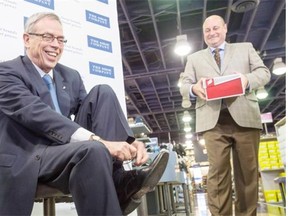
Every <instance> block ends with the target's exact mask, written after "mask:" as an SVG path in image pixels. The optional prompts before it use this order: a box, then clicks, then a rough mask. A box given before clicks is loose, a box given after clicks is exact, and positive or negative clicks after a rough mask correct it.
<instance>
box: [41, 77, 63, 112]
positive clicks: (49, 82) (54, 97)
mask: <svg viewBox="0 0 288 216" xmlns="http://www.w3.org/2000/svg"><path fill="white" fill-rule="evenodd" d="M42 79H43V80H44V82H45V83H46V85H47V87H48V89H49V92H50V95H51V98H52V101H53V104H54V107H55V110H56V112H58V113H61V110H60V108H59V104H58V100H57V95H56V89H55V86H54V84H53V80H52V78H51V76H50V75H48V74H45V75H44V76H43V77H42Z"/></svg>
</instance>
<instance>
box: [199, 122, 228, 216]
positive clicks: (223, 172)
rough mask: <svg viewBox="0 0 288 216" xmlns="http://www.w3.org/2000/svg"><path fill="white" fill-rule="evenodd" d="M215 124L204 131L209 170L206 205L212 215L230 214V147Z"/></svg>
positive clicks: (226, 215)
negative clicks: (211, 128)
mask: <svg viewBox="0 0 288 216" xmlns="http://www.w3.org/2000/svg"><path fill="white" fill-rule="evenodd" d="M218 130H219V128H218V127H217V126H216V127H215V128H214V129H213V130H211V131H208V132H206V133H204V139H205V143H206V148H207V154H208V161H209V171H208V176H207V196H208V206H209V210H210V212H211V214H212V215H213V216H219V215H225V216H231V215H232V182H231V178H232V177H231V164H230V148H231V143H230V142H229V140H228V139H227V137H226V136H225V135H223V134H221V133H219V131H218Z"/></svg>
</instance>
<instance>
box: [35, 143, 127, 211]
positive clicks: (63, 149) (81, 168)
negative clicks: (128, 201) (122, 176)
mask: <svg viewBox="0 0 288 216" xmlns="http://www.w3.org/2000/svg"><path fill="white" fill-rule="evenodd" d="M41 160H42V161H41V168H40V173H39V181H40V182H43V183H47V184H49V185H51V186H52V187H56V188H58V189H60V190H62V191H63V192H64V193H71V194H72V197H73V201H74V202H75V206H76V210H77V213H78V215H83V216H84V215H121V214H122V213H121V209H120V206H119V202H118V198H117V194H116V191H115V186H114V182H113V178H112V170H113V164H112V163H113V162H112V158H111V155H110V153H109V151H108V150H107V148H106V147H105V146H104V145H103V144H101V143H99V142H95V141H93V142H92V141H86V142H76V143H69V144H66V145H60V146H48V147H47V149H46V151H45V153H44V154H43V156H42V159H41ZM67 183H69V184H67Z"/></svg>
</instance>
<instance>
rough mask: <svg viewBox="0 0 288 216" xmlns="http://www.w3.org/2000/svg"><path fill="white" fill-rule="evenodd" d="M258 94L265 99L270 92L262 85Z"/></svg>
mask: <svg viewBox="0 0 288 216" xmlns="http://www.w3.org/2000/svg"><path fill="white" fill-rule="evenodd" d="M256 96H257V98H258V99H260V100H261V99H265V98H266V97H267V96H268V93H267V91H266V89H265V88H264V87H260V88H258V89H257V93H256Z"/></svg>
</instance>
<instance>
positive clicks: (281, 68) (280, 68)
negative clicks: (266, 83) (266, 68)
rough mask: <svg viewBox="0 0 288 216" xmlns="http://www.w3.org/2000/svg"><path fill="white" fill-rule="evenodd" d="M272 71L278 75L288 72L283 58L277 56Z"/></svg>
mask: <svg viewBox="0 0 288 216" xmlns="http://www.w3.org/2000/svg"><path fill="white" fill-rule="evenodd" d="M272 73H273V74H275V75H278V76H280V75H282V74H284V73H286V65H285V63H284V62H283V61H282V58H276V59H275V60H274V65H273V69H272Z"/></svg>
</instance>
